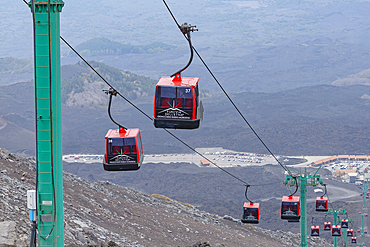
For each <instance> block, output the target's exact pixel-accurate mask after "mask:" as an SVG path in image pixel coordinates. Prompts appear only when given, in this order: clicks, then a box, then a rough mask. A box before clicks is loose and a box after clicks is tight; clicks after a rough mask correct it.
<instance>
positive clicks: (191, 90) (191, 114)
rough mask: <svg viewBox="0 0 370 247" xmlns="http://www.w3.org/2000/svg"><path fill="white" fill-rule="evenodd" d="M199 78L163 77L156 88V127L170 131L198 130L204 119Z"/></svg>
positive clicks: (154, 121) (178, 75)
mask: <svg viewBox="0 0 370 247" xmlns="http://www.w3.org/2000/svg"><path fill="white" fill-rule="evenodd" d="M198 81H199V78H185V77H183V78H181V76H180V74H177V75H176V76H174V77H161V79H160V80H159V82H158V83H157V86H156V87H155V95H154V120H153V123H154V126H155V127H156V128H169V129H196V128H199V125H200V122H201V121H202V119H203V105H202V101H200V100H199V89H198Z"/></svg>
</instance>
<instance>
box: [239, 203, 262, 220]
mask: <svg viewBox="0 0 370 247" xmlns="http://www.w3.org/2000/svg"><path fill="white" fill-rule="evenodd" d="M259 208H260V204H259V203H253V202H244V205H243V217H242V220H241V221H242V222H243V223H249V224H258V223H259V220H260V211H259Z"/></svg>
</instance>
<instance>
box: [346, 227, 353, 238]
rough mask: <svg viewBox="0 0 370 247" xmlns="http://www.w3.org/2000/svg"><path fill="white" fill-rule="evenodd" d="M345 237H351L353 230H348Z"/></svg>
mask: <svg viewBox="0 0 370 247" xmlns="http://www.w3.org/2000/svg"><path fill="white" fill-rule="evenodd" d="M347 236H348V237H353V229H348V230H347Z"/></svg>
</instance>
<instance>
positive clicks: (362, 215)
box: [359, 214, 367, 237]
mask: <svg viewBox="0 0 370 247" xmlns="http://www.w3.org/2000/svg"><path fill="white" fill-rule="evenodd" d="M359 215H360V216H361V237H363V236H364V217H367V215H366V214H359Z"/></svg>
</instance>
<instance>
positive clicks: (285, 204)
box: [280, 196, 300, 222]
mask: <svg viewBox="0 0 370 247" xmlns="http://www.w3.org/2000/svg"><path fill="white" fill-rule="evenodd" d="M280 214H281V219H283V220H288V221H290V222H297V221H299V219H300V215H299V196H283V200H282V201H281V211H280Z"/></svg>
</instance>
